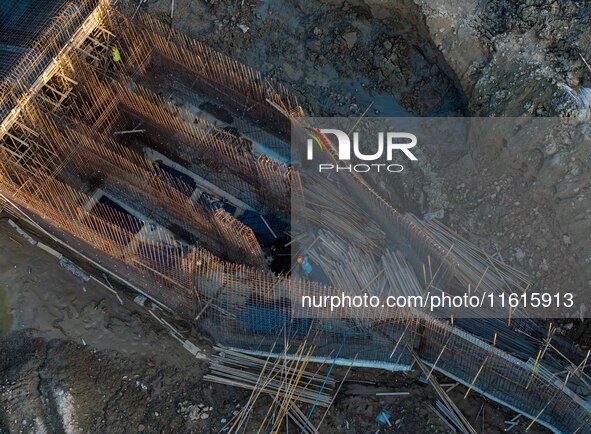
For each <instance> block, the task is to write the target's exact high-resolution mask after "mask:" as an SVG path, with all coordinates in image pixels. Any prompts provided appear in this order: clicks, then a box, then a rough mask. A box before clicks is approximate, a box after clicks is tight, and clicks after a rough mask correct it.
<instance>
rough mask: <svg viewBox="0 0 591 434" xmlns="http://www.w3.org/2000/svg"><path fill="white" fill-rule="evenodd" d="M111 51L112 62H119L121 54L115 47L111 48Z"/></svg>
mask: <svg viewBox="0 0 591 434" xmlns="http://www.w3.org/2000/svg"><path fill="white" fill-rule="evenodd" d="M111 51H112V52H113V62H119V61H120V60H121V54H120V53H119V50H118V49H117V47H112V48H111Z"/></svg>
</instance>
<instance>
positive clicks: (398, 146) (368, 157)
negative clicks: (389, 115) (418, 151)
mask: <svg viewBox="0 0 591 434" xmlns="http://www.w3.org/2000/svg"><path fill="white" fill-rule="evenodd" d="M306 130H307V132H306V134H307V135H308V136H309V137H308V139H307V153H306V158H307V159H308V160H309V161H311V160H313V159H314V148H315V147H318V148H320V150H321V151H322V152H324V151H328V149H329V147H330V145H329V141H328V139H327V138H326V135H327V134H331V135H333V136H334V137H335V138H336V141H337V150H338V159H339V161H350V160H351V143H353V146H352V148H353V154H354V156H355V157H356V158H357V159H359V160H362V161H372V163H359V164H348V165H339V164H331V163H320V164H319V165H318V171H319V172H323V171H335V172H343V171H344V172H360V173H361V172H370V171H377V172H380V171H382V170H384V171H388V172H402V171H403V170H404V166H402V164H398V163H392V160H393V159H394V157H395V156H399V155H400V153H402V155H404V156H405V157H406V158H408V159H409V160H411V161H417V157H415V155H414V154H413V153H412V152H411V151H410V148H413V147H415V146H416V144H417V137H416V136H415V135H414V134H411V133H404V132H402V133H401V132H386V133H384V132H379V133H378V138H377V149H376V151H375V152H374V153H373V154H364V153H363V152H361V150H360V149H359V132H353V133H352V136H353V140H351V138H350V137H349V134H347V133H345V132H344V131H342V130H338V129H333V128H322V129H316V128H306ZM384 154H385V155H384ZM384 157H385V158H384Z"/></svg>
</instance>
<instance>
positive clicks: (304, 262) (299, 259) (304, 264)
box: [296, 255, 312, 277]
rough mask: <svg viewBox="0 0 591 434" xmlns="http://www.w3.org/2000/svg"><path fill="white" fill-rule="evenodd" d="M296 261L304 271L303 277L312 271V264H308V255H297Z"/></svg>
mask: <svg viewBox="0 0 591 434" xmlns="http://www.w3.org/2000/svg"><path fill="white" fill-rule="evenodd" d="M296 261H297V263H298V264H300V266H301V267H302V271H303V272H304V277H307V276H308V275H310V274H311V273H312V265H311V264H310V261H308V255H306V256H302V255H299V256H298V257H297V259H296Z"/></svg>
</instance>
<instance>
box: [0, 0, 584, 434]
mask: <svg viewBox="0 0 591 434" xmlns="http://www.w3.org/2000/svg"><path fill="white" fill-rule="evenodd" d="M3 3H4V4H3V5H1V6H0V16H1V17H2V27H1V28H0V56H1V57H0V59H1V68H0V87H1V92H0V98H1V99H0V119H1V124H0V207H1V209H2V216H3V217H6V218H7V219H8V220H7V221H8V222H9V223H8V224H9V225H10V230H11V231H13V236H11V237H10V239H13V238H16V240H14V239H13V241H14V242H15V243H16V244H17V245H18V248H19V249H20V248H25V247H26V248H30V247H31V246H29V244H30V245H32V246H35V248H37V247H40V248H41V249H42V250H43V251H44V254H49V255H53V257H54V258H56V260H59V262H60V264H61V265H62V267H63V268H65V269H66V270H69V271H70V272H71V273H74V277H75V278H76V279H80V281H82V282H83V284H84V285H86V286H88V291H89V292H91V291H93V290H92V289H91V288H90V283H93V282H95V283H94V285H98V286H100V287H101V290H103V291H104V290H105V289H106V291H107V293H108V294H109V295H110V296H112V297H115V298H113V299H114V300H115V303H114V304H115V305H117V308H116V309H126V305H127V302H128V301H129V300H133V299H135V301H136V303H135V304H136V306H134V307H133V309H141V310H142V311H144V313H145V311H148V314H147V315H146V317H147V318H148V320H152V318H150V315H151V316H152V317H154V318H156V320H157V325H158V327H162V328H163V329H164V330H165V331H166V334H169V332H170V333H171V334H172V336H173V338H174V339H175V340H177V341H179V342H180V343H181V345H182V346H178V347H171V348H168V347H166V352H167V354H168V355H167V357H170V358H171V359H172V360H174V359H175V358H176V357H179V358H181V357H187V355H189V356H190V357H189V359H190V362H189V363H201V364H205V366H206V367H207V369H206V372H205V373H204V375H203V378H200V379H198V380H199V382H198V383H197V384H196V385H195V387H196V388H199V387H203V388H205V384H214V385H220V384H221V385H225V386H227V387H228V388H229V389H231V390H234V389H235V390H237V391H239V392H236V393H237V395H236V396H239V397H241V399H242V398H244V401H243V402H242V403H241V404H240V405H238V406H236V409H235V410H233V411H232V412H231V414H229V415H227V417H224V418H223V419H221V422H220V423H219V424H218V425H215V426H214V425H213V421H212V425H203V423H209V421H206V420H205V419H206V418H207V417H208V415H209V414H210V413H208V410H207V409H208V406H203V407H194V408H191V414H193V413H195V412H196V416H195V419H196V420H197V421H198V422H199V423H201V425H197V426H196V427H193V428H191V429H188V428H186V427H184V428H183V427H178V426H175V427H174V428H173V427H172V426H169V427H168V428H167V427H162V426H160V427H159V428H155V427H150V426H149V424H147V423H145V422H143V421H142V423H141V424H140V425H139V426H138V429H137V432H224V433H251V432H277V433H278V432H286V433H288V432H302V433H311V434H312V433H323V432H343V433H347V432H370V431H367V430H368V429H369V428H367V427H366V428H360V429H358V430H357V431H349V425H350V423H352V424H354V420H353V421H351V420H346V421H341V422H342V424H341V425H340V426H336V425H334V422H331V425H330V428H328V425H326V424H325V425H323V424H324V423H325V418H327V415H330V414H331V412H332V411H333V406H337V405H339V404H338V403H339V400H340V399H341V395H340V393H341V389H342V387H343V384H345V383H346V381H347V379H348V378H349V377H348V376H349V375H352V374H351V371H352V370H357V369H361V370H363V371H361V372H377V374H375V375H380V376H390V377H395V376H405V377H404V378H410V377H408V376H413V375H414V377H415V379H414V380H413V381H412V382H413V383H422V384H423V385H424V387H428V388H429V390H431V392H430V393H433V394H434V396H435V399H433V400H432V402H431V403H425V404H424V406H425V408H426V410H425V411H428V412H429V413H430V414H431V415H432V416H433V418H434V420H436V421H437V424H439V425H438V428H433V427H431V428H423V429H424V430H421V429H419V428H416V427H413V426H410V425H407V426H403V427H402V428H401V424H402V423H403V422H400V423H398V420H400V421H402V418H401V417H398V416H397V415H396V414H397V413H396V410H395V408H396V407H395V406H394V407H393V408H394V410H392V411H390V410H379V409H374V410H375V411H374V413H375V414H374V415H373V416H369V417H368V418H367V419H368V420H369V421H370V423H371V424H373V425H371V424H370V425H368V426H372V427H373V428H372V430H371V432H372V433H373V432H450V433H451V432H461V433H473V434H476V433H489V432H490V433H496V432H501V430H500V428H499V429H497V428H495V429H487V428H486V426H485V425H488V422H486V423H485V414H484V410H483V408H484V404H483V407H481V408H480V410H481V411H478V409H476V410H477V411H478V413H476V412H474V413H475V414H476V417H474V416H473V415H471V416H470V417H468V416H467V415H466V411H465V408H464V405H463V404H461V403H459V402H460V401H462V402H468V401H467V400H469V399H471V398H472V397H473V396H479V398H478V399H483V400H486V402H490V403H494V405H495V406H498V407H499V408H503V409H504V410H503V411H507V412H509V413H510V414H512V415H513V418H509V419H508V420H504V421H502V424H503V425H504V427H503V428H504V429H503V431H513V432H534V433H535V432H540V433H541V432H554V433H565V434H571V433H572V434H575V433H579V434H583V433H591V378H590V377H589V367H588V358H589V354H590V353H589V352H588V351H585V350H584V349H582V348H581V347H580V346H576V345H574V343H572V342H570V341H569V340H568V339H566V338H564V337H562V336H560V335H559V334H560V333H557V330H559V328H557V324H556V323H553V322H552V321H542V320H536V319H532V318H529V317H528V313H527V309H522V308H521V307H518V308H516V309H511V307H509V308H508V309H506V310H502V311H500V312H499V311H497V312H495V315H491V313H490V312H486V311H484V310H483V311H481V312H477V313H476V314H472V315H470V317H465V318H458V317H457V316H455V317H454V314H451V313H450V314H448V315H437V316H435V315H430V314H429V312H425V311H422V310H419V309H413V308H387V307H382V308H380V309H353V310H351V311H349V312H343V311H340V312H339V314H338V315H319V314H318V312H317V311H316V310H315V309H313V308H309V309H308V308H306V307H304V306H302V304H301V303H300V300H302V298H303V297H306V296H310V297H311V296H317V297H322V296H333V295H335V294H341V293H344V294H350V295H354V294H361V293H366V294H369V295H376V296H380V297H384V296H385V295H388V294H404V295H407V296H417V295H424V294H427V293H429V292H430V291H432V290H438V291H442V292H447V293H452V294H464V293H471V291H473V292H474V293H476V294H480V293H493V294H503V293H505V294H510V293H520V294H522V293H525V292H527V291H528V290H529V289H530V288H531V287H532V286H535V285H536V282H535V280H534V279H532V278H531V277H530V276H529V275H528V274H527V273H525V272H522V271H520V270H518V269H517V268H516V267H513V266H511V265H508V264H507V263H505V261H503V259H502V258H499V257H496V256H493V255H490V254H488V253H487V252H485V251H484V250H483V249H481V248H480V247H478V246H476V245H475V244H474V243H472V242H470V241H469V240H468V239H466V238H465V237H463V236H462V235H460V234H458V233H457V232H456V231H454V230H453V229H451V228H450V227H448V226H446V225H445V224H444V223H443V222H442V221H440V219H425V218H421V217H419V216H416V215H415V214H413V213H411V212H408V211H409V210H407V209H399V207H398V206H397V205H394V204H393V203H392V202H391V201H390V200H389V199H388V198H387V197H386V196H385V195H384V194H383V192H381V191H379V188H378V187H377V186H376V185H372V184H371V183H370V182H367V181H366V180H364V179H363V178H362V177H361V176H359V175H357V174H355V173H349V174H345V175H343V176H342V177H339V178H338V179H334V178H330V177H322V176H317V175H311V174H310V173H309V172H307V171H304V170H301V167H300V165H299V164H296V162H295V161H293V159H292V156H293V155H294V154H293V153H294V149H292V146H293V145H292V143H294V137H299V136H300V135H301V136H305V135H306V131H309V129H310V127H311V126H310V125H309V123H308V120H307V119H308V118H306V115H307V114H309V113H306V110H305V109H304V108H303V106H302V104H301V103H300V102H299V99H298V98H297V97H296V96H295V94H294V93H292V91H290V90H289V89H288V86H285V85H283V84H281V83H280V82H279V81H278V80H275V79H273V78H271V77H268V76H266V75H265V74H263V73H262V72H260V71H258V70H257V69H254V68H253V67H250V66H248V65H246V64H243V63H241V62H239V61H238V60H235V59H234V58H232V57H230V56H228V55H226V54H223V53H222V52H220V51H217V50H216V47H215V46H209V45H207V44H206V43H204V42H200V41H199V40H197V39H194V38H192V37H190V36H188V35H186V34H185V33H182V32H180V31H178V30H175V29H173V27H172V26H171V25H169V24H167V23H166V22H163V21H162V20H160V19H158V18H157V17H155V16H154V15H151V14H150V13H148V12H146V11H145V10H144V8H143V7H142V3H143V2H141V1H140V2H139V4H138V2H137V1H112V2H109V1H107V0H59V1H53V2H46V1H43V0H28V1H23V2H3ZM12 3H14V4H12ZM243 3H244V2H243ZM174 7H175V6H174V1H173V2H172V4H171V10H170V17H171V18H172V17H173V14H174ZM177 13H178V12H177ZM244 32H245V33H246V31H244ZM327 149H328V151H329V152H328V154H327V157H326V158H328V159H330V158H335V155H336V150H335V147H334V144H329V146H328V148H327ZM337 184H338V185H337ZM295 221H297V222H298V224H294V222H295ZM7 227H8V226H7ZM2 240H3V242H4V241H5V240H8V237H3V238H2ZM6 242H7V243H11V241H9V240H8V241H6ZM23 244H24V245H25V247H23ZM10 256H11V255H8V254H7V261H8V262H7V263H6V267H7V268H6V270H7V272H6V273H8V272H9V271H11V270H9V269H12V265H11V263H10V262H9V261H10V260H11V259H10ZM304 257H305V260H306V261H310V262H311V263H312V264H313V265H314V269H315V272H314V273H309V272H306V269H305V268H303V267H302V266H301V261H302V258H304ZM27 264H31V265H30V266H29V270H28V271H23V273H25V274H27V275H29V276H34V273H35V269H36V268H37V263H36V262H27ZM39 266H41V265H39ZM31 267H32V268H31ZM14 268H15V269H16V268H17V266H16V265H14ZM20 268H21V266H20V265H19V270H20ZM6 276H8V274H6ZM93 276H94V277H93ZM70 277H71V276H70ZM95 277H96V278H95ZM30 278H33V277H30ZM89 281H90V283H85V282H89ZM1 282H2V281H0V283H1ZM45 284H46V290H45V293H46V294H47V295H46V296H47V297H49V298H51V297H52V296H51V293H52V287H51V282H45ZM4 285H5V284H4V283H2V286H4ZM6 285H8V284H6ZM86 286H84V293H86V291H87V287H86ZM6 292H7V293H10V292H11V288H10V287H8V286H7V287H6ZM120 294H121V295H120ZM1 295H2V293H1V292H0V303H1V302H2V297H1ZM85 296H86V295H85ZM126 296H127V298H125V297H126ZM56 297H57V296H56ZM121 297H124V300H125V304H124V300H123V299H122V298H121ZM75 298H76V297H74V299H75ZM72 303H73V304H75V303H77V301H76V300H74V301H73V302H72ZM137 305H140V307H138V306H137ZM97 306H98V304H97ZM23 308H24V309H25V310H26V306H23ZM19 309H20V307H19ZM96 309H97V307H95V310H96ZM0 313H1V309H0ZM22 315H25V314H22ZM39 315H41V316H42V314H39ZM122 315H124V316H125V314H123V313H122ZM130 315H131V314H130ZM134 315H135V314H134ZM0 319H2V316H1V315H0ZM70 319H71V318H70ZM0 325H2V321H0ZM88 329H89V330H90V334H92V327H89V328H88ZM2 331H3V330H2V328H1V327H0V332H2ZM113 333H115V332H113ZM64 334H66V333H64ZM81 339H82V343H83V345H84V346H85V347H86V345H87V341H88V339H89V338H84V337H81ZM85 339H86V340H85ZM158 340H159V338H158V339H155V341H154V344H153V346H152V348H153V347H154V346H158ZM88 342H90V341H88ZM192 342H193V343H192ZM195 342H197V343H195ZM3 345H4V346H5V347H4V350H3V349H2V346H3ZM11 345H13V344H9V343H8V341H7V340H6V341H2V340H0V352H4V353H5V356H4V357H6V360H4V361H3V360H0V368H2V367H3V364H2V363H4V362H5V361H10V360H12V359H11V357H12V356H9V355H8V354H9V348H13V347H11ZM163 345H165V344H163ZM166 345H169V344H166ZM17 347H18V346H17ZM183 347H184V348H183ZM98 348H99V349H100V346H98ZM163 348H164V347H163ZM103 350H104V349H103ZM146 351H148V352H150V351H152V349H148V350H146ZM154 351H155V350H154ZM187 351H188V353H187ZM75 352H76V351H73V353H75ZM176 352H178V353H183V356H180V355H179V356H176V355H175V353H176ZM74 358H75V355H74V354H72V355H70V356H69V360H71V362H70V363H75V361H74V360H73V359H74ZM0 359H1V358H0ZM88 363H90V362H88ZM183 363H185V362H183ZM6 369H8V368H6ZM187 369H189V368H187ZM0 372H2V371H1V370H0ZM187 372H189V371H187ZM364 375H365V374H364ZM367 375H368V376H369V375H373V374H367ZM7 378H8V377H7ZM358 378H365V377H364V376H363V375H361V377H358ZM367 378H369V377H367ZM0 379H1V377H0ZM193 380H194V381H197V380H196V379H192V381H193ZM126 381H127V380H126ZM138 381H139V380H138ZM163 381H165V380H163ZM100 382H101V380H97V383H100ZM362 382H363V381H361V383H362ZM137 384H140V383H139V382H138V383H137ZM199 384H202V385H203V386H199ZM7 387H8V386H7ZM138 387H139V388H140V389H141V387H142V386H141V385H140V386H138ZM409 387H410V386H409ZM453 389H455V391H454V393H458V392H459V391H461V395H460V396H459V399H456V398H458V396H456V395H453V397H455V398H452V395H451V390H453ZM7 390H8V389H6V390H5V389H0V392H2V391H4V392H2V393H3V394H0V396H2V397H3V398H2V402H3V406H2V407H3V408H4V409H3V408H0V433H4V432H6V433H13V432H15V433H16V432H39V433H42V432H47V433H50V432H68V433H70V432H91V431H88V430H87V429H84V428H80V427H76V418H77V416H76V410H75V409H74V407H72V408H71V409H70V413H72V414H69V413H68V415H67V417H66V416H65V415H64V412H63V408H62V407H63V406H62V407H60V405H62V404H63V403H64V402H66V403H67V399H65V398H63V393H65V392H64V391H63V390H62V392H60V393H62V395H60V396H62V398H61V401H60V400H57V401H56V402H58V403H59V402H61V403H62V404H59V405H57V410H56V409H55V408H53V407H52V408H50V409H49V410H43V409H41V410H40V412H39V413H37V414H39V415H40V416H37V417H36V418H34V423H33V422H31V423H32V425H30V426H32V427H34V428H31V427H30V426H29V425H26V424H25V418H23V420H22V421H21V420H20V419H21V418H20V416H19V417H16V416H15V417H13V413H11V412H17V408H18V407H19V405H17V404H11V400H12V399H14V396H15V395H16V394H17V389H14V388H13V389H12V391H10V393H9V392H7ZM380 390H381V389H380ZM52 393H54V395H55V392H52ZM376 393H377V394H378V396H382V397H384V396H391V397H392V396H398V395H400V396H405V394H407V392H406V391H401V390H398V391H396V390H395V391H392V390H389V391H388V390H386V391H378V392H376ZM380 393H381V394H382V395H379V394H380ZM408 393H410V392H408ZM397 394H398V395H397ZM173 399H174V400H175V402H176V401H178V402H181V401H183V400H184V399H190V398H187V397H183V398H181V397H178V398H177V397H173ZM343 399H345V398H343ZM64 405H65V404H64ZM146 405H148V404H146ZM179 405H180V404H179ZM216 405H217V403H216ZM220 405H221V404H220ZM232 405H233V404H232ZM49 407H51V406H48V408H49ZM181 407H182V406H181ZM212 408H213V407H212ZM60 409H61V410H60ZM19 411H20V410H19ZM150 411H151V412H152V413H154V411H155V413H154V414H156V415H158V414H160V413H162V410H159V409H158V408H156V407H154V408H151V409H150ZM187 411H188V410H187ZM209 411H211V409H210V410H209ZM177 413H179V410H178V409H177ZM392 413H394V415H393V414H392ZM204 414H205V415H207V417H202V415H204ZM106 417H107V416H105V418H106ZM121 418H123V417H121ZM330 418H331V416H329V417H328V419H330ZM27 423H28V422H27ZM216 423H217V422H216ZM374 425H375V426H374ZM120 429H122V428H112V429H111V428H109V426H108V425H102V428H101V429H100V430H99V431H98V432H130V431H127V430H121V431H120ZM95 432H97V431H95Z"/></svg>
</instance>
